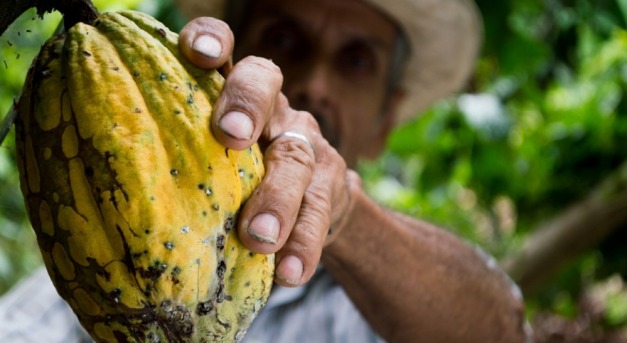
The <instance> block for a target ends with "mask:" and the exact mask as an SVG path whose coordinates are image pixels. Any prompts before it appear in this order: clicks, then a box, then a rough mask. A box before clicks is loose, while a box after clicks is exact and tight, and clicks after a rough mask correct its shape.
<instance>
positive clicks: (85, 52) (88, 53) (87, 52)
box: [83, 51, 91, 57]
mask: <svg viewBox="0 0 627 343" xmlns="http://www.w3.org/2000/svg"><path fill="white" fill-rule="evenodd" d="M83 56H87V57H90V56H91V53H90V52H89V51H83Z"/></svg>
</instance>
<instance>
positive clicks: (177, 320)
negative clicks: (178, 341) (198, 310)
mask: <svg viewBox="0 0 627 343" xmlns="http://www.w3.org/2000/svg"><path fill="white" fill-rule="evenodd" d="M161 311H162V312H163V315H161V316H160V317H162V319H163V321H164V322H165V326H166V327H167V332H171V333H173V334H174V336H175V337H178V338H184V337H187V338H189V337H190V336H191V335H192V333H193V332H194V320H193V319H192V315H191V313H189V311H188V310H187V308H185V306H182V305H178V306H176V307H172V305H171V304H168V305H167V306H166V307H165V308H164V307H162V309H161ZM183 341H188V339H183Z"/></svg>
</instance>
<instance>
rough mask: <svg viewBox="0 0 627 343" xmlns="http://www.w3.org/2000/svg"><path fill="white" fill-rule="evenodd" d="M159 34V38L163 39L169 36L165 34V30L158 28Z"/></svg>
mask: <svg viewBox="0 0 627 343" xmlns="http://www.w3.org/2000/svg"><path fill="white" fill-rule="evenodd" d="M157 33H159V36H161V37H163V38H165V36H167V33H166V32H165V30H164V29H162V28H158V29H157Z"/></svg>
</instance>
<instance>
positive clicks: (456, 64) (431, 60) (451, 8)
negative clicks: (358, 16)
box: [177, 0, 483, 122]
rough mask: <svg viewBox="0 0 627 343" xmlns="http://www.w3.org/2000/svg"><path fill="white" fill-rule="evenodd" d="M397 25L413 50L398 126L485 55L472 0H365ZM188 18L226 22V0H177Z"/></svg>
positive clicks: (457, 84)
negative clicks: (204, 18)
mask: <svg viewBox="0 0 627 343" xmlns="http://www.w3.org/2000/svg"><path fill="white" fill-rule="evenodd" d="M363 1H365V2H367V3H370V4H371V5H372V6H374V7H375V8H377V9H379V10H380V11H381V12H382V13H385V14H386V15H387V16H388V17H390V18H391V19H392V20H394V21H396V23H397V24H398V25H399V27H400V28H401V29H402V30H403V31H404V33H405V35H406V37H407V39H408V41H409V44H410V46H411V56H410V57H409V59H408V61H407V63H408V64H407V68H406V71H405V73H404V76H403V79H402V80H401V86H402V87H403V88H404V89H405V90H406V92H407V94H406V98H405V101H404V103H403V104H402V105H401V108H400V110H399V113H398V116H399V117H398V122H403V121H406V120H408V119H410V118H412V117H414V116H416V115H417V114H418V113H420V112H421V111H422V110H424V109H426V108H427V107H428V106H430V105H432V104H433V102H435V101H436V100H439V99H441V98H443V97H445V96H448V95H450V94H451V93H453V92H455V91H457V90H459V89H460V88H461V87H463V86H464V84H465V82H466V81H467V79H468V77H469V75H470V73H471V72H472V70H473V68H474V64H475V60H476V58H477V55H478V53H479V47H480V44H481V37H482V33H483V30H482V22H481V16H480V14H479V10H478V9H477V7H476V5H475V4H474V2H472V1H470V0H363ZM177 3H178V5H179V8H180V9H181V11H182V13H183V14H184V15H185V16H187V17H188V18H193V17H196V16H198V15H207V16H212V17H215V18H222V19H223V18H224V16H225V11H226V6H225V4H226V0H177Z"/></svg>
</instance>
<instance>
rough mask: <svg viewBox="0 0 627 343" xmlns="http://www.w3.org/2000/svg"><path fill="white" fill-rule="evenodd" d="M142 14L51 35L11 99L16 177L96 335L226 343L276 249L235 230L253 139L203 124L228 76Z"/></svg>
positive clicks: (247, 188) (46, 253)
mask: <svg viewBox="0 0 627 343" xmlns="http://www.w3.org/2000/svg"><path fill="white" fill-rule="evenodd" d="M177 42H178V37H177V35H176V34H175V33H172V32H170V31H169V30H168V29H167V28H166V27H165V26H164V25H163V24H161V23H159V22H158V21H156V20H155V19H153V18H151V17H150V16H147V15H144V14H141V13H138V12H132V11H122V12H109V13H103V14H101V15H100V16H99V18H98V19H97V20H96V21H95V22H94V23H92V25H87V24H83V23H79V24H76V25H74V26H73V27H72V28H70V29H69V30H68V31H67V32H66V33H65V34H63V35H61V36H57V37H54V38H52V39H50V40H49V41H48V42H47V43H46V44H45V46H44V47H43V48H42V51H41V52H40V55H39V56H38V58H37V59H36V60H35V62H34V64H33V66H32V68H31V70H30V71H29V76H28V79H27V83H26V86H25V89H24V94H23V96H22V98H21V99H20V102H19V104H18V113H19V116H18V120H17V122H16V138H17V150H18V168H19V171H20V176H21V188H22V192H23V194H24V197H25V201H26V206H27V209H28V213H29V218H30V221H31V224H32V226H33V228H34V229H35V232H36V234H37V238H38V243H39V246H40V250H41V253H42V256H43V260H44V262H45V265H46V267H47V270H48V273H49V275H50V277H51V278H52V281H53V283H54V285H55V287H56V289H57V291H58V293H59V294H60V295H61V297H63V298H64V299H65V300H66V301H67V302H68V303H69V304H70V306H71V307H72V309H73V310H74V312H75V313H76V315H77V316H78V318H79V320H80V322H81V324H82V325H83V326H84V327H85V329H86V330H87V331H88V332H89V333H90V334H91V335H92V337H93V338H94V339H95V340H96V341H99V342H235V341H237V340H239V339H240V338H241V337H242V336H243V335H244V333H245V331H246V328H247V327H248V326H249V325H250V323H251V321H252V320H253V318H254V317H255V315H256V314H257V313H258V312H259V310H260V309H261V308H262V306H263V305H264V304H265V301H266V299H267V297H268V295H269V292H270V288H271V286H272V279H273V272H274V270H273V268H274V257H273V256H272V255H262V254H254V253H252V252H250V251H249V250H247V249H246V248H245V247H244V246H243V245H242V244H241V243H240V242H239V240H238V239H237V234H236V232H235V230H234V225H235V222H236V219H237V214H238V210H239V208H240V206H241V205H242V203H243V202H244V201H245V200H246V199H247V198H248V197H249V196H250V194H251V193H252V191H253V190H254V188H255V187H256V185H257V184H258V183H259V181H260V179H261V178H262V176H263V172H264V170H263V160H262V156H261V154H260V151H259V149H258V147H257V146H254V147H252V148H251V149H248V150H245V151H233V150H229V149H226V148H225V147H224V146H222V145H220V144H219V143H217V142H216V140H215V139H214V137H213V136H212V135H211V132H210V128H209V119H210V114H211V111H212V104H213V103H214V102H215V99H216V97H217V96H218V94H219V92H220V90H221V88H222V84H223V79H222V77H221V76H220V74H219V73H217V72H216V71H206V70H200V69H197V68H194V67H193V66H191V65H189V64H188V63H187V62H186V61H185V60H184V58H183V57H182V56H181V55H180V53H179V48H178V45H177V44H178V43H177Z"/></svg>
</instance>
